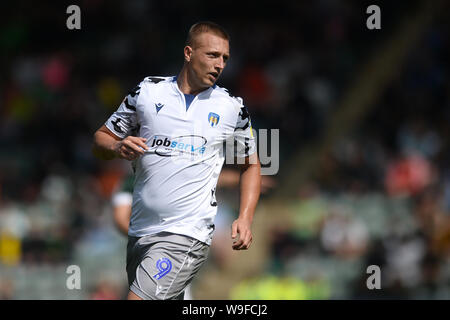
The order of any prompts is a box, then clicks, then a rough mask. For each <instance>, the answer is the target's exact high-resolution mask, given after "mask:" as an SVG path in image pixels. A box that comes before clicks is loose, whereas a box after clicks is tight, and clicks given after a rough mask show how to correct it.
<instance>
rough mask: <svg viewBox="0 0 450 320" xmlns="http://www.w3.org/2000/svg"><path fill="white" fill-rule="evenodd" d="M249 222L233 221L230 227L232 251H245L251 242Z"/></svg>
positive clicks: (245, 220)
mask: <svg viewBox="0 0 450 320" xmlns="http://www.w3.org/2000/svg"><path fill="white" fill-rule="evenodd" d="M251 225H252V223H251V221H249V220H248V219H244V218H238V219H236V220H234V222H233V224H232V225H231V238H232V239H233V245H232V248H233V250H247V249H248V248H250V245H251V244H252V241H253V235H252V231H251ZM238 235H239V237H238Z"/></svg>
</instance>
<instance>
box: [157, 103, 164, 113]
mask: <svg viewBox="0 0 450 320" xmlns="http://www.w3.org/2000/svg"><path fill="white" fill-rule="evenodd" d="M155 107H156V113H157V114H158V112H159V110H161V108H162V107H164V105H163V104H161V103H158V104H156V103H155Z"/></svg>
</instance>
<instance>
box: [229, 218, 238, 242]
mask: <svg viewBox="0 0 450 320" xmlns="http://www.w3.org/2000/svg"><path fill="white" fill-rule="evenodd" d="M237 233H238V229H237V223H236V221H235V222H233V224H232V225H231V238H232V239H235V238H236V236H237Z"/></svg>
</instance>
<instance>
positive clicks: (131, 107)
mask: <svg viewBox="0 0 450 320" xmlns="http://www.w3.org/2000/svg"><path fill="white" fill-rule="evenodd" d="M142 85H143V82H141V83H140V84H139V85H138V86H136V87H135V88H134V89H133V90H131V91H130V92H129V93H128V95H127V96H126V97H125V99H123V101H122V103H121V104H120V106H119V108H118V109H117V111H116V112H114V113H113V114H112V115H111V116H110V117H109V119H108V120H107V121H106V123H105V125H106V127H107V128H108V129H109V130H111V132H113V133H114V134H115V135H116V136H118V137H119V138H125V137H127V136H129V135H134V134H136V132H137V131H138V130H139V123H138V120H137V115H136V105H137V100H138V97H139V93H140V90H141V86H142Z"/></svg>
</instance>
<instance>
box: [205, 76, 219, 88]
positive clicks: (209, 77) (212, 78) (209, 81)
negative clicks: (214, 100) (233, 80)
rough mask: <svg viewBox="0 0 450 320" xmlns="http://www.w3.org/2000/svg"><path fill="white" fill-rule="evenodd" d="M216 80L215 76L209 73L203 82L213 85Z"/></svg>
mask: <svg viewBox="0 0 450 320" xmlns="http://www.w3.org/2000/svg"><path fill="white" fill-rule="evenodd" d="M216 81H217V78H216V77H214V76H213V75H211V74H208V76H207V77H206V79H205V84H207V85H208V86H209V87H211V86H213V85H214V84H215V83H216Z"/></svg>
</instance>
